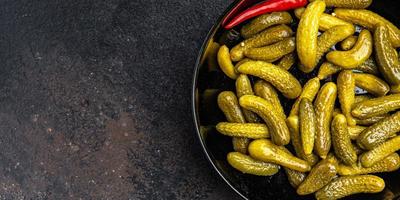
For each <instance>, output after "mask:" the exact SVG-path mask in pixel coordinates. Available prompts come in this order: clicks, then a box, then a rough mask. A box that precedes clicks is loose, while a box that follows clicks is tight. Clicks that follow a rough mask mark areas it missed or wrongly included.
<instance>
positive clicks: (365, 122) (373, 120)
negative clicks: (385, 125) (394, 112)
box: [356, 114, 389, 126]
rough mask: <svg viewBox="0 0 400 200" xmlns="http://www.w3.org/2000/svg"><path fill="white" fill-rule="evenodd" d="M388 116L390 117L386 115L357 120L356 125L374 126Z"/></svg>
mask: <svg viewBox="0 0 400 200" xmlns="http://www.w3.org/2000/svg"><path fill="white" fill-rule="evenodd" d="M388 116H389V115H387V114H385V115H379V116H375V117H370V118H367V119H356V124H357V125H361V126H370V125H373V124H375V123H377V122H379V121H381V120H382V119H385V118H386V117H388Z"/></svg>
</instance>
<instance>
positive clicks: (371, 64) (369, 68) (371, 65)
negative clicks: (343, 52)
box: [356, 57, 379, 75]
mask: <svg viewBox="0 0 400 200" xmlns="http://www.w3.org/2000/svg"><path fill="white" fill-rule="evenodd" d="M356 70H360V71H362V72H364V73H368V74H373V75H379V69H378V65H377V64H376V62H375V60H374V59H373V58H372V57H370V58H368V59H367V61H365V62H364V63H363V64H361V65H359V66H358V67H356Z"/></svg>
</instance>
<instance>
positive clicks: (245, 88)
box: [236, 74, 261, 123]
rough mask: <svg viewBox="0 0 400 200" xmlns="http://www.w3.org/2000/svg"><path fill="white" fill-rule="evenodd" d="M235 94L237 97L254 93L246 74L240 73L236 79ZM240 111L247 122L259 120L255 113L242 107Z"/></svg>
mask: <svg viewBox="0 0 400 200" xmlns="http://www.w3.org/2000/svg"><path fill="white" fill-rule="evenodd" d="M236 94H237V96H238V98H240V97H241V96H244V95H253V94H254V93H253V88H252V85H251V82H250V79H249V77H248V76H247V75H245V74H240V75H239V77H238V78H237V79H236ZM242 111H243V115H244V118H245V119H246V121H247V122H250V123H257V122H260V121H261V120H260V119H259V118H258V116H257V115H256V114H255V113H253V112H251V111H249V110H246V109H242Z"/></svg>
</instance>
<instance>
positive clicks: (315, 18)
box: [296, 0, 325, 73]
mask: <svg viewBox="0 0 400 200" xmlns="http://www.w3.org/2000/svg"><path fill="white" fill-rule="evenodd" d="M324 10H325V2H324V1H321V0H317V1H314V2H312V3H310V4H308V6H307V8H306V10H305V11H304V13H303V14H302V16H301V19H300V22H299V25H298V28H297V35H296V47H297V48H296V49H297V54H298V57H299V59H300V62H301V64H302V66H303V67H302V69H301V70H302V71H304V72H306V73H308V72H311V71H312V70H313V69H314V67H315V66H316V61H317V48H318V45H317V42H318V23H319V18H320V17H321V15H322V13H323V12H324Z"/></svg>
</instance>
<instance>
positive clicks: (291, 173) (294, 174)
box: [284, 168, 307, 188]
mask: <svg viewBox="0 0 400 200" xmlns="http://www.w3.org/2000/svg"><path fill="white" fill-rule="evenodd" d="M284 169H285V173H286V176H287V178H288V180H289V183H290V185H291V186H292V187H293V188H297V187H299V185H300V184H301V183H302V182H303V181H304V179H306V177H307V174H306V173H304V172H298V171H296V170H291V169H288V168H284Z"/></svg>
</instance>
